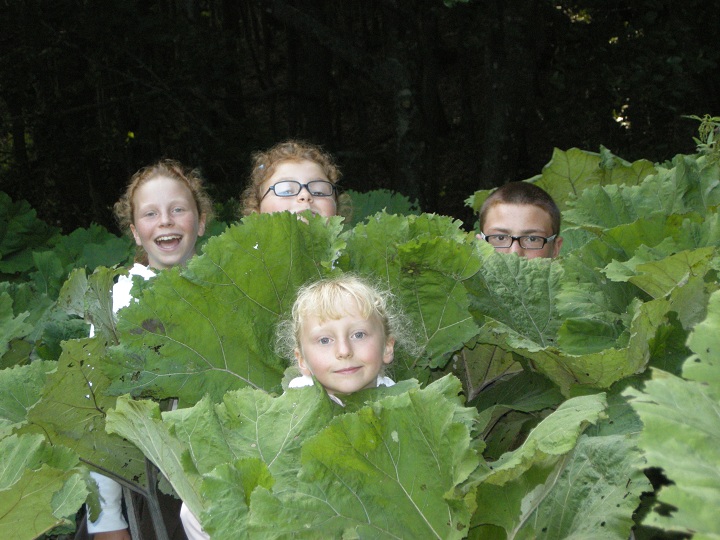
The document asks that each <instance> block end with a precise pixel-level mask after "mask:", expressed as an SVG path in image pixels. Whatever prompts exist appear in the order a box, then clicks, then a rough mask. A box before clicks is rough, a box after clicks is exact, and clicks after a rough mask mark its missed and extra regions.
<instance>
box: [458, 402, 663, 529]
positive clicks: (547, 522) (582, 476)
mask: <svg viewBox="0 0 720 540" xmlns="http://www.w3.org/2000/svg"><path fill="white" fill-rule="evenodd" d="M603 411H608V409H606V408H605V399H604V397H603V396H602V395H594V396H586V397H583V398H573V399H571V400H569V401H567V402H566V403H565V404H563V405H561V406H560V407H559V408H558V410H557V411H556V412H555V413H553V414H551V415H550V416H549V417H548V418H546V419H545V420H544V421H543V422H541V423H540V424H539V425H538V426H537V427H536V428H535V429H534V430H533V431H532V432H531V434H530V436H529V437H528V440H527V441H526V442H525V444H523V446H522V447H521V448H519V449H518V450H515V451H513V452H509V453H507V454H506V455H504V456H503V457H502V458H501V459H500V460H498V461H497V462H494V463H492V464H491V466H492V470H491V471H490V472H488V473H486V474H487V476H486V481H485V482H483V483H482V484H481V485H480V486H479V488H478V499H477V502H478V510H477V511H476V513H475V515H474V516H473V526H474V528H473V531H472V532H471V534H470V538H483V537H484V535H485V533H486V531H487V527H488V526H489V525H495V526H499V527H501V528H502V529H504V531H505V535H504V536H503V538H508V539H511V538H512V539H516V538H538V537H547V538H588V539H590V538H627V536H628V534H629V532H630V527H631V526H632V524H633V523H632V519H631V514H632V511H633V510H634V509H635V507H636V505H637V504H638V501H639V497H640V494H641V493H642V492H643V491H645V490H647V489H648V487H649V484H648V482H647V480H646V479H645V478H644V476H643V474H642V473H641V472H640V471H638V470H637V467H638V465H639V463H640V455H639V453H638V452H637V450H636V449H634V446H633V442H632V437H629V435H631V434H632V432H633V430H637V426H636V425H635V424H633V423H632V422H627V421H625V420H623V415H624V412H623V410H622V407H620V408H618V409H617V413H613V414H614V416H613V417H612V420H613V421H614V422H613V424H612V425H611V427H612V428H613V429H612V430H610V432H609V433H604V432H603V430H601V429H599V428H597V427H595V426H592V425H591V424H595V425H602V424H603V423H607V422H606V421H602V420H601V418H602V417H604V416H605V414H606V413H604V412H603ZM615 414H617V416H615ZM583 432H586V433H585V434H582V433H583ZM497 501H502V504H497Z"/></svg>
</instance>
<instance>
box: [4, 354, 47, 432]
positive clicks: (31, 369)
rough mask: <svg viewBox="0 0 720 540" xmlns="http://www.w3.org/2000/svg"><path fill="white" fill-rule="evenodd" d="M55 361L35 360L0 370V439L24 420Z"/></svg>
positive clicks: (37, 398) (38, 396)
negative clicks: (24, 364)
mask: <svg viewBox="0 0 720 540" xmlns="http://www.w3.org/2000/svg"><path fill="white" fill-rule="evenodd" d="M56 368H57V364H56V363H55V362H43V361H36V362H32V363H30V364H28V365H26V366H16V367H14V368H11V369H3V370H0V394H2V396H3V399H2V400H0V439H2V438H3V437H5V436H7V435H9V434H10V432H11V431H12V430H13V429H14V428H16V427H20V426H21V425H23V424H25V423H26V422H27V416H28V411H29V410H30V408H31V407H32V406H33V405H35V404H36V403H37V402H38V400H39V399H40V396H41V390H42V388H43V386H44V384H45V379H46V378H47V375H48V373H50V372H52V371H53V370H54V369H56Z"/></svg>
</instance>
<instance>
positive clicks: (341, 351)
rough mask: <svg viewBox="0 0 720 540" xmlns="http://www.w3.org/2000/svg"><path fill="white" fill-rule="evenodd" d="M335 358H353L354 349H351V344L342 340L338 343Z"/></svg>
mask: <svg viewBox="0 0 720 540" xmlns="http://www.w3.org/2000/svg"><path fill="white" fill-rule="evenodd" d="M335 356H337V357H338V358H340V359H344V358H351V357H352V347H350V344H349V343H348V341H347V340H345V339H340V340H338V341H337V347H336V349H335Z"/></svg>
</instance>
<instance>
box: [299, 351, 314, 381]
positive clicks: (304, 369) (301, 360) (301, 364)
mask: <svg viewBox="0 0 720 540" xmlns="http://www.w3.org/2000/svg"><path fill="white" fill-rule="evenodd" d="M295 360H296V361H297V365H298V367H299V368H300V373H302V374H303V375H307V376H308V377H312V372H311V371H310V370H309V369H308V367H307V363H306V362H305V358H303V355H302V353H301V352H300V349H295Z"/></svg>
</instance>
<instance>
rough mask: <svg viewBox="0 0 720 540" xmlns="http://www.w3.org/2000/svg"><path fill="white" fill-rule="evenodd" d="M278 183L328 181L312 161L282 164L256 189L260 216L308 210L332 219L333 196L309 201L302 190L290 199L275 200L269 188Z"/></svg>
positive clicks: (334, 207) (311, 198)
mask: <svg viewBox="0 0 720 540" xmlns="http://www.w3.org/2000/svg"><path fill="white" fill-rule="evenodd" d="M281 180H295V181H296V182H300V183H301V184H307V183H308V182H310V181H312V180H325V181H328V178H327V176H326V175H325V173H324V172H323V169H322V167H320V165H318V164H317V163H315V162H314V161H308V160H303V161H285V162H283V163H280V164H279V165H277V167H276V168H275V172H274V173H273V175H272V176H271V177H270V178H268V179H267V180H265V182H263V183H262V185H261V187H260V193H261V194H262V195H261V197H263V199H262V200H261V201H260V213H263V214H266V213H270V212H283V211H288V212H292V213H294V214H297V213H299V212H303V211H305V210H310V211H311V212H313V213H315V214H319V215H321V216H323V217H330V216H334V215H335V214H336V212H337V202H336V200H335V195H332V196H330V197H313V196H312V194H310V193H309V192H308V190H307V189H306V188H302V189H301V190H300V193H298V194H297V195H294V196H292V197H278V196H277V195H276V194H275V192H274V191H272V190H271V191H270V192H268V189H270V186H273V185H275V184H276V183H277V182H280V181H281Z"/></svg>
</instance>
